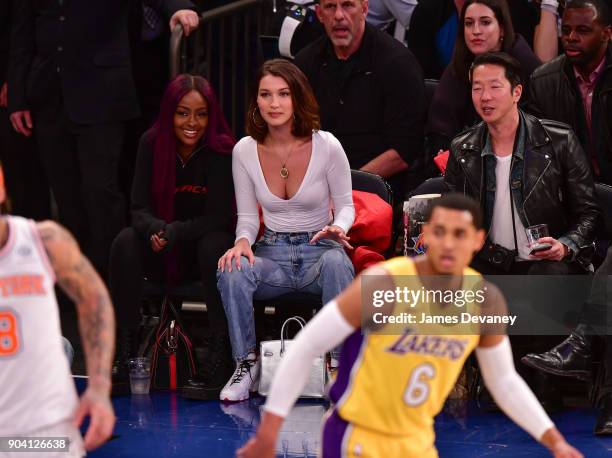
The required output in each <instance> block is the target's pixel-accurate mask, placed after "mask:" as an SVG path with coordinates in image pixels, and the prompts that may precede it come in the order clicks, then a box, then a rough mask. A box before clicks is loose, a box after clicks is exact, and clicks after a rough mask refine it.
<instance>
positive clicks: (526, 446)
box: [88, 392, 612, 458]
mask: <svg viewBox="0 0 612 458" xmlns="http://www.w3.org/2000/svg"><path fill="white" fill-rule="evenodd" d="M113 404H114V406H115V413H116V415H117V425H116V427H115V433H114V437H113V439H112V440H111V441H109V442H108V443H107V444H105V445H104V446H103V447H101V448H100V449H99V450H97V451H95V452H92V453H90V454H89V455H88V456H90V457H91V458H103V457H104V458H106V457H108V458H111V457H112V458H121V457H125V458H139V457H143V458H144V457H146V458H153V457H198V458H217V457H219V458H225V457H233V456H235V450H236V449H237V448H238V447H239V446H240V445H242V444H244V443H245V442H246V441H247V440H248V438H249V437H250V436H251V435H252V434H253V433H254V431H255V429H256V427H257V425H258V423H259V418H260V408H261V406H262V404H263V398H259V397H257V398H254V399H250V400H248V401H244V402H241V403H235V404H221V403H220V402H217V401H188V400H184V399H182V398H181V397H180V396H178V395H176V394H174V393H169V392H155V393H152V394H150V395H148V396H126V397H118V398H114V399H113ZM325 409H326V404H324V403H322V402H320V401H300V403H299V404H298V405H297V406H296V407H295V408H294V410H293V412H292V414H291V416H290V417H289V418H288V419H287V421H286V422H285V424H284V427H283V430H282V437H281V438H280V441H279V443H278V445H277V456H279V457H315V456H316V451H317V448H318V444H319V428H320V424H321V417H322V416H323V414H324V412H325ZM552 418H553V421H554V422H555V423H556V424H557V426H558V427H559V429H560V430H561V431H562V432H563V434H565V436H566V437H567V438H568V440H569V441H570V442H571V443H572V444H574V445H575V446H576V447H578V448H579V449H580V450H581V451H582V453H583V454H584V455H585V457H588V458H591V457H604V456H612V438H610V439H597V438H595V437H594V436H592V429H593V425H594V422H595V410H592V409H567V410H565V411H564V412H563V413H560V414H556V415H553V416H552ZM436 435H437V442H436V445H437V447H438V450H439V452H440V457H441V458H447V457H448V458H452V457H485V456H486V457H488V456H494V457H519V456H526V457H550V456H551V455H550V454H549V453H548V452H547V451H546V450H545V449H544V448H543V447H541V446H540V445H539V444H537V443H536V442H535V441H534V440H533V439H531V437H529V436H528V435H527V434H526V433H524V432H523V431H522V430H520V429H519V428H518V427H517V426H515V425H514V423H512V422H511V421H510V420H509V419H507V418H506V417H505V416H504V415H502V414H491V413H483V412H481V411H480V410H479V409H478V408H477V407H475V406H474V405H472V404H466V403H456V402H455V403H447V405H446V407H445V411H444V412H443V413H442V414H440V415H439V416H438V417H437V418H436ZM383 458H393V457H383Z"/></svg>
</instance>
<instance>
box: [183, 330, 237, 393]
mask: <svg viewBox="0 0 612 458" xmlns="http://www.w3.org/2000/svg"><path fill="white" fill-rule="evenodd" d="M231 348H232V347H231V344H230V341H229V337H228V336H227V334H213V335H212V336H211V341H210V350H209V351H208V355H209V358H208V361H205V362H204V369H203V371H202V373H201V374H198V375H197V376H196V377H194V378H191V379H189V380H187V384H186V385H185V386H184V387H183V390H182V392H181V395H182V396H183V397H184V398H188V399H200V400H211V399H216V400H218V399H219V394H220V393H221V390H222V389H223V387H224V386H225V384H226V383H227V381H228V380H229V379H230V377H231V376H232V374H233V373H234V369H236V364H235V363H234V360H233V358H232V351H231Z"/></svg>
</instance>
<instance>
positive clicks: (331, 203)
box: [232, 130, 355, 244]
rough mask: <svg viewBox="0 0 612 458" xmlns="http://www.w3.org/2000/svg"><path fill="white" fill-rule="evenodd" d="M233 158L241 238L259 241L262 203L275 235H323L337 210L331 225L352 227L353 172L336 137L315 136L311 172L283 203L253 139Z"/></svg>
mask: <svg viewBox="0 0 612 458" xmlns="http://www.w3.org/2000/svg"><path fill="white" fill-rule="evenodd" d="M232 154H233V155H232V173H233V176H234V187H235V191H236V204H237V206H238V225H237V227H236V240H238V239H241V238H243V237H244V238H246V239H247V240H248V241H249V243H250V244H253V243H255V238H256V237H257V233H258V232H259V211H258V207H257V204H259V205H261V208H262V210H263V219H264V224H265V225H266V227H267V228H269V229H271V230H273V231H275V232H311V231H319V230H321V229H322V228H323V227H325V226H326V225H328V224H330V222H331V221H332V208H333V209H334V212H333V222H332V224H334V225H337V226H339V227H341V228H342V229H344V231H345V232H348V230H349V229H350V228H351V226H352V225H353V221H354V219H355V207H354V206H353V195H352V185H351V170H350V166H349V162H348V159H347V157H346V153H345V152H344V149H343V148H342V145H341V144H340V142H339V141H338V139H337V138H336V137H334V136H333V135H332V134H331V133H329V132H325V131H321V130H319V131H316V132H313V134H312V154H311V157H310V162H309V164H308V169H307V170H306V175H305V176H304V180H303V181H302V184H301V185H300V188H299V189H298V191H297V193H296V194H295V195H294V196H293V197H292V198H291V199H281V198H280V197H278V196H276V195H275V194H273V193H272V192H271V191H270V189H269V188H268V185H267V184H266V180H265V178H264V174H263V171H262V169H261V165H260V163H259V157H258V155H257V142H256V141H255V140H254V139H253V138H252V137H244V138H242V139H241V140H240V141H239V142H238V143H237V144H236V146H235V147H234V151H233V153H232Z"/></svg>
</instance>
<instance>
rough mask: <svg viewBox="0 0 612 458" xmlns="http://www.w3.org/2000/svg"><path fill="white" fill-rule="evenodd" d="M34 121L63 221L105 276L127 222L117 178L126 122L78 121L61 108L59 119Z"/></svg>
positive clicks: (41, 151) (40, 149)
mask: <svg viewBox="0 0 612 458" xmlns="http://www.w3.org/2000/svg"><path fill="white" fill-rule="evenodd" d="M34 126H35V128H34V130H35V132H36V138H37V140H38V145H39V151H40V155H41V158H42V162H43V166H44V167H45V170H46V172H47V176H48V177H49V183H50V185H51V190H52V191H53V195H54V197H55V201H56V202H57V207H58V212H59V219H60V222H61V223H62V224H63V225H65V226H66V227H67V228H68V229H69V230H70V231H71V232H72V233H73V234H74V236H75V237H76V239H77V240H78V242H79V244H80V245H81V247H82V248H83V251H84V252H85V254H86V255H87V256H88V257H89V259H90V260H91V261H92V263H93V265H94V266H95V267H96V269H97V271H98V273H99V274H100V275H101V276H102V277H103V278H106V273H107V272H108V255H109V252H110V247H111V244H112V242H113V239H114V238H115V237H116V236H117V234H118V233H119V231H120V230H121V228H123V227H125V201H124V198H123V195H122V194H121V192H120V190H119V183H118V162H119V156H120V154H121V150H122V147H123V137H124V134H125V123H123V122H115V123H109V124H92V125H85V124H77V123H74V122H72V121H70V120H69V119H68V117H67V116H66V114H65V112H64V110H63V108H60V110H59V112H58V114H57V117H56V118H54V119H49V118H48V117H44V118H42V117H41V118H36V117H35V118H34Z"/></svg>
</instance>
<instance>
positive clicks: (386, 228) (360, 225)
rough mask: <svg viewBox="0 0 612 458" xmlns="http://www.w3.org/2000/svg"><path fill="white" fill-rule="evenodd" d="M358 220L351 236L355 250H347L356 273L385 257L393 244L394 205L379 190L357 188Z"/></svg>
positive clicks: (356, 219)
mask: <svg viewBox="0 0 612 458" xmlns="http://www.w3.org/2000/svg"><path fill="white" fill-rule="evenodd" d="M353 204H354V205H355V222H354V223H353V226H352V227H351V229H350V231H349V233H348V236H349V237H350V244H351V245H353V247H354V248H355V249H354V250H347V254H348V255H349V257H350V258H351V261H352V262H353V266H355V273H356V274H357V273H359V272H361V271H362V270H364V269H366V268H367V267H369V266H371V265H373V264H376V263H378V262H381V261H384V260H385V257H384V255H383V253H384V252H385V251H386V250H387V249H388V248H389V245H390V244H391V232H392V225H393V209H392V208H391V205H389V204H388V203H387V202H385V201H384V200H382V199H381V198H380V197H379V196H377V195H376V194H372V193H371V192H364V191H353Z"/></svg>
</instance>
